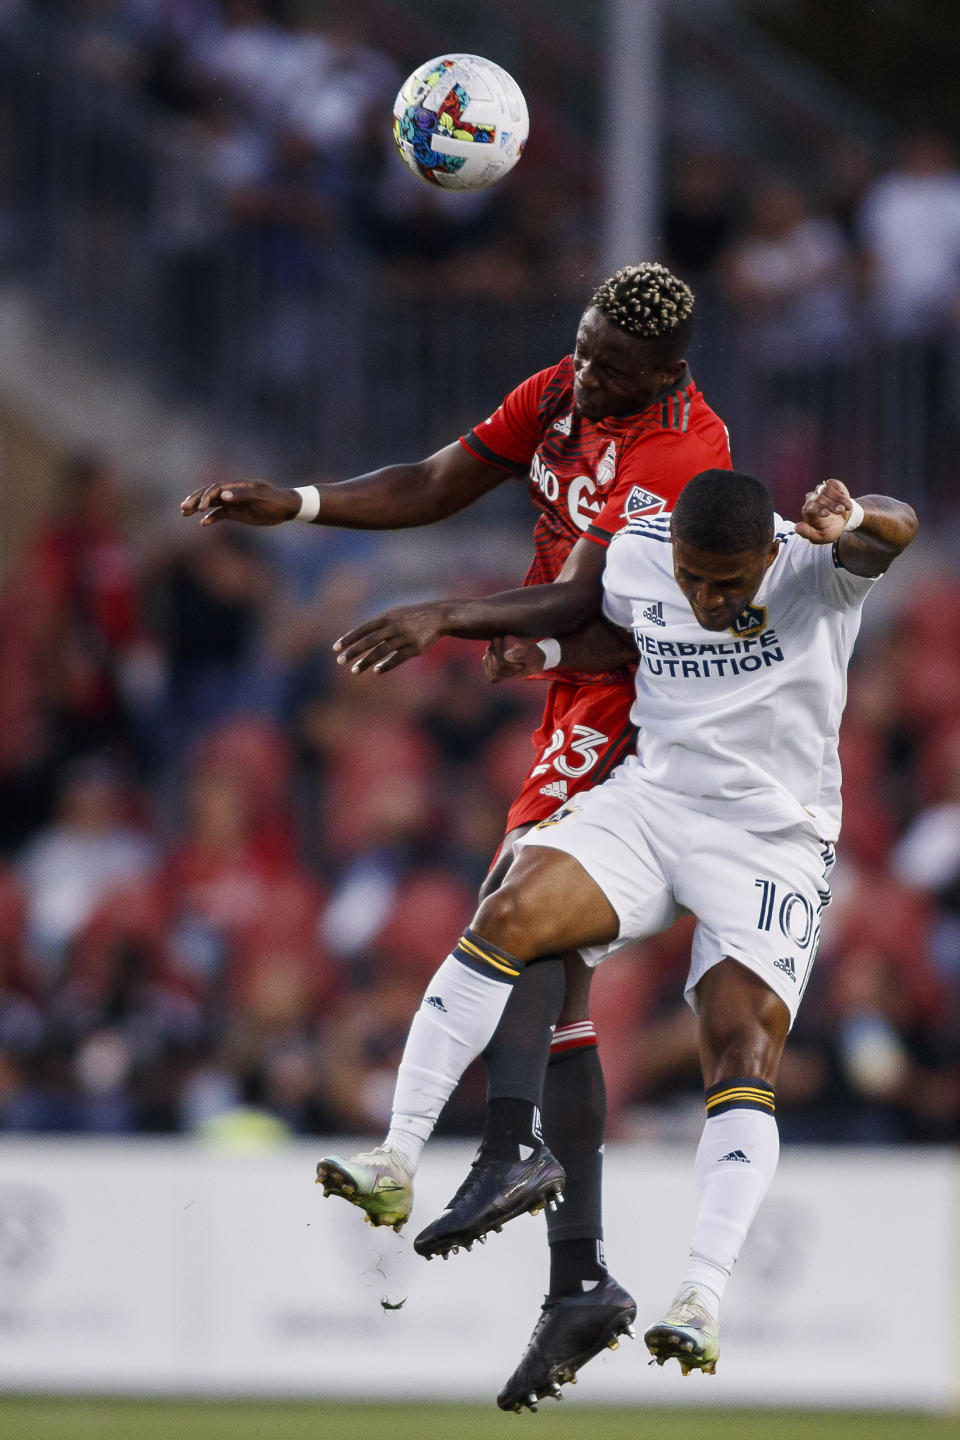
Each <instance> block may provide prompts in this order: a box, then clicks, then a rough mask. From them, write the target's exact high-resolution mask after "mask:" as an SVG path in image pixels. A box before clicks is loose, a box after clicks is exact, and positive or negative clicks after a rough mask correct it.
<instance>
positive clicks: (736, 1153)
mask: <svg viewBox="0 0 960 1440" xmlns="http://www.w3.org/2000/svg"><path fill="white" fill-rule="evenodd" d="M724 1160H739V1161H740V1163H741V1164H743V1165H749V1164H750V1158H749V1156H747V1155H744V1153H743V1151H742V1150H731V1151H730V1154H729V1155H721V1156H720V1164H721V1165H722V1164H723V1162H724Z"/></svg>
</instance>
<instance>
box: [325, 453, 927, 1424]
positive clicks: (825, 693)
mask: <svg viewBox="0 0 960 1440" xmlns="http://www.w3.org/2000/svg"><path fill="white" fill-rule="evenodd" d="M916 528H917V518H916V516H915V514H914V512H913V511H912V510H911V508H910V507H909V506H908V505H905V504H902V503H901V502H899V501H896V500H891V499H889V498H887V497H885V496H865V497H862V498H861V499H860V500H859V501H857V500H853V499H851V497H850V494H849V492H848V490H847V489H846V486H844V485H843V484H841V483H840V482H839V481H837V480H829V481H825V482H824V483H823V484H822V485H820V486H818V487H817V489H816V490H815V491H813V492H812V493H811V494H810V495H808V496H807V499H806V501H805V503H804V506H803V514H802V519H801V521H800V522H799V523H798V524H797V525H796V526H794V525H791V524H788V523H786V522H783V521H781V520H780V519H779V517H777V516H775V515H774V511H773V506H772V503H771V500H770V495H769V492H768V491H767V489H766V487H765V486H764V485H763V484H762V483H761V482H760V481H759V480H756V479H754V478H753V477H752V476H749V475H743V474H739V473H737V472H735V471H722V470H710V471H706V472H704V473H703V474H701V475H698V476H695V477H694V479H693V480H691V481H690V483H689V484H688V485H687V486H686V487H685V489H684V490H683V491H682V493H681V495H680V498H679V500H678V502H677V505H676V508H675V509H674V512H673V515H672V517H670V518H669V519H666V518H665V519H663V520H662V521H654V522H642V523H634V524H631V525H628V526H627V528H626V529H625V530H624V531H622V532H621V534H620V535H619V536H618V537H617V538H616V539H615V541H614V542H613V544H612V545H611V547H610V553H609V557H608V561H607V567H606V571H605V575H604V601H603V607H604V616H605V618H606V620H607V622H608V623H609V624H610V625H612V626H614V627H616V629H617V631H618V632H619V633H620V634H621V635H622V636H623V639H624V644H625V647H629V649H630V650H632V652H633V653H634V655H636V654H637V652H639V656H640V664H639V666H638V669H637V678H636V685H637V699H636V706H635V712H634V719H635V720H636V722H637V724H638V725H639V726H640V727H641V728H640V734H639V738H638V741H637V749H636V754H635V755H634V756H632V757H631V758H630V759H628V760H627V761H625V762H624V764H623V765H622V766H621V767H620V768H619V769H618V770H617V771H615V772H614V774H613V776H612V777H611V778H610V779H609V780H606V781H605V782H604V783H603V784H601V785H599V786H597V787H596V788H595V789H593V790H591V791H589V792H588V793H585V794H583V795H581V796H578V797H577V798H576V801H575V802H574V803H572V804H570V805H567V806H564V807H563V809H561V810H559V811H558V812H557V813H556V814H555V815H554V816H552V817H551V818H550V819H549V820H546V821H543V822H542V823H541V824H540V825H539V826H537V827H535V828H534V829H533V830H532V831H530V832H529V834H528V835H527V836H526V837H525V838H524V839H523V840H522V841H521V842H520V847H519V854H518V858H517V859H516V860H515V862H514V864H513V866H512V867H511V870H510V872H509V874H508V876H507V879H506V881H505V882H504V884H503V885H502V887H501V888H500V889H499V890H498V891H496V893H494V894H493V895H490V896H489V897H488V898H487V899H486V900H484V902H483V903H482V905H481V906H480V909H479V910H478V911H477V914H476V916H475V918H474V920H473V921H472V923H471V926H470V928H469V929H468V930H467V931H466V932H465V935H464V937H463V939H462V940H461V941H460V943H459V945H458V946H457V947H455V950H454V953H453V954H452V955H451V956H450V957H448V959H447V960H446V961H445V962H444V964H443V965H442V966H441V967H440V970H439V971H438V972H437V974H436V976H435V977H434V979H433V980H432V981H431V983H430V985H429V986H428V988H427V992H426V996H425V1001H424V1003H425V1004H429V1005H431V1006H434V1007H436V1005H437V1003H438V1001H439V1003H440V1004H442V1006H443V1007H444V1010H445V1011H446V1012H447V1013H448V1014H450V1015H451V1016H452V1017H454V1019H455V1021H456V1025H455V1027H454V1028H455V1030H456V1039H455V1042H452V1044H453V1043H455V1047H456V1051H457V1053H456V1060H457V1063H458V1064H459V1065H460V1069H461V1070H462V1069H463V1068H465V1062H464V1056H465V1055H466V1054H467V1053H468V1052H469V1050H470V1049H473V1048H474V1047H475V1053H478V1052H479V1051H480V1050H481V1049H482V1048H483V1046H484V1044H485V1043H486V1041H487V1039H488V1038H489V1035H490V1034H492V1033H493V1029H494V1028H495V1026H496V1024H497V1021H498V1019H499V1016H500V1013H501V1011H502V1009H503V1006H504V1004H505V999H506V994H508V993H509V983H510V979H511V977H512V976H513V977H515V976H516V974H518V973H519V972H520V970H522V968H523V966H524V965H525V964H527V963H530V962H533V961H535V960H536V958H537V957H538V956H540V955H548V954H552V953H556V952H558V951H560V950H566V949H576V950H579V951H580V952H581V954H583V956H584V958H585V959H587V960H588V961H589V960H591V959H592V960H594V961H597V960H600V959H602V958H603V956H604V955H606V954H609V953H610V951H611V949H614V948H618V947H619V946H620V945H622V944H625V943H627V942H628V941H631V940H636V939H641V938H643V937H644V936H648V935H651V934H654V933H656V932H657V931H659V930H662V929H664V928H665V927H666V926H667V925H669V924H670V923H671V922H672V920H673V919H674V918H675V916H676V915H677V913H678V912H679V911H680V910H687V911H690V912H692V913H693V914H694V915H695V916H696V917H697V927H696V932H695V938H694V944H693V955H692V961H691V967H690V973H689V977H688V980H687V984H686V995H687V998H688V1000H689V1001H690V1003H691V1005H692V1006H693V1008H694V1009H695V1010H696V1012H697V1014H698V1016H699V1026H700V1052H701V1062H702V1067H703V1078H704V1086H705V1104H706V1114H707V1118H706V1123H705V1126H704V1131H703V1136H702V1139H701V1142H700V1147H699V1150H698V1155H697V1176H698V1186H699V1203H698V1210H697V1217H696V1222H695V1225H694V1233H693V1240H692V1245H691V1249H690V1256H689V1261H688V1264H687V1268H686V1272H685V1274H684V1277H683V1282H682V1284H681V1286H680V1289H679V1291H678V1292H677V1295H676V1297H675V1299H674V1301H673V1304H672V1305H671V1306H670V1308H669V1309H668V1311H667V1313H666V1315H665V1316H664V1318H663V1320H661V1321H660V1322H658V1323H657V1324H655V1325H653V1326H651V1327H650V1329H648V1330H647V1332H646V1336H645V1338H646V1342H647V1345H648V1347H649V1349H650V1350H651V1353H652V1354H653V1355H654V1357H655V1358H656V1359H657V1360H658V1361H659V1362H660V1363H661V1364H662V1363H663V1362H664V1361H665V1360H666V1359H668V1358H670V1357H676V1358H677V1359H678V1360H679V1362H680V1365H681V1368H682V1370H683V1372H684V1374H686V1373H688V1372H689V1370H691V1369H701V1370H704V1371H708V1372H711V1373H712V1372H713V1370H714V1368H715V1366H716V1361H717V1352H718V1339H719V1319H718V1316H719V1307H720V1300H721V1298H722V1295H723V1291H724V1287H725V1285H726V1282H727V1279H728V1278H729V1276H730V1273H731V1271H732V1269H733V1265H734V1263H735V1261H736V1258H737V1255H738V1254H739V1251H740V1247H741V1245H742V1243H743V1240H744V1238H745V1236H746V1234H747V1231H748V1229H749V1227H750V1224H751V1222H752V1220H753V1217H754V1215H755V1214H756V1211H757V1208H758V1206H759V1204H760V1201H761V1200H762V1198H763V1195H764V1193H765V1192H766V1189H767V1186H768V1185H769V1183H770V1180H771V1179H772V1177H773V1174H774V1171H775V1169H776V1164H777V1159H778V1153H779V1140H778V1132H777V1125H776V1119H775V1100H774V1086H775V1083H776V1077H777V1072H778V1068H779V1063H780V1057H781V1054H782V1051H783V1046H784V1042H785V1040H786V1037H787V1034H788V1031H789V1029H790V1026H791V1024H792V1022H793V1019H794V1017H795V1015H796V1012H797V1007H798V1005H799V1002H800V998H801V996H802V993H803V989H804V986H805V985H806V983H807V980H808V978H809V975H810V970H811V967H812V964H813V961H814V958H815V955H816V948H817V942H818V939H819V933H820V915H821V912H822V910H823V907H824V905H826V904H827V903H828V901H829V886H828V881H827V876H828V872H829V869H830V866H831V865H832V862H833V842H834V841H835V840H836V838H837V835H838V833H839V826H840V770H839V764H838V760H837V740H838V734H839V725H840V716H841V713H842V710H843V705H844V700H845V694H846V670H847V664H848V662H849V659H850V654H851V651H852V648H853V643H854V640H855V638H856V634H857V630H858V628H859V623H860V612H861V607H862V605H863V602H864V600H865V598H866V596H867V595H868V593H869V592H870V590H871V589H872V587H873V584H874V583H875V580H876V578H877V577H878V576H879V575H881V574H882V573H883V571H885V570H886V569H887V567H888V566H889V565H890V563H891V561H892V560H893V559H894V558H895V556H896V555H898V554H899V553H900V552H901V551H902V550H903V549H904V548H905V547H906V546H907V545H908V544H909V543H910V541H911V539H912V538H913V535H914V533H915V531H916ZM538 590H541V591H542V594H540V595H539V596H538V594H537V591H538ZM563 590H564V581H563V577H562V576H561V579H560V580H559V581H557V582H555V583H554V584H553V585H551V586H545V587H532V588H528V589H527V590H526V591H519V592H518V591H514V592H510V593H508V594H505V595H502V596H491V597H488V599H487V600H485V601H446V602H436V603H434V604H432V605H424V606H405V607H402V608H401V609H399V610H396V611H392V612H389V613H388V614H387V615H386V616H382V617H380V618H379V619H377V620H374V621H370V622H368V623H367V624H366V625H364V626H360V627H358V629H357V630H355V631H353V632H351V634H350V635H348V636H345V637H344V638H343V640H342V641H340V642H338V645H339V649H340V653H341V655H342V656H343V658H344V660H345V662H346V663H350V664H352V665H353V666H354V667H355V668H360V669H364V668H367V667H369V666H373V665H376V666H377V667H378V669H379V670H380V671H383V670H385V669H390V668H393V666H394V665H396V664H399V663H402V661H403V660H405V659H407V658H409V657H410V656H412V655H414V654H419V653H420V652H421V651H422V650H423V649H425V648H427V646H428V645H430V644H432V643H433V641H434V640H435V639H436V638H438V637H439V636H440V635H441V634H449V635H457V636H463V637H465V638H484V637H490V636H493V635H496V634H502V633H509V634H514V635H521V636H522V635H527V636H535V635H537V634H541V635H542V634H543V633H544V629H545V626H546V623H547V622H548V621H553V620H556V621H557V622H558V627H557V628H559V627H561V626H562V627H564V628H566V627H570V626H572V625H573V624H575V623H577V621H582V620H586V619H588V618H590V615H589V602H588V601H587V600H585V602H584V610H583V612H582V613H580V614H579V615H578V614H577V603H576V592H575V590H574V591H571V592H568V593H567V595H566V596H564V594H563ZM593 603H594V604H595V601H594V602H593ZM561 650H562V654H563V658H564V661H565V663H576V664H577V665H580V664H581V663H583V662H584V661H585V659H586V657H585V656H583V655H581V654H578V653H577V641H576V639H575V638H573V639H571V640H570V641H564V642H563V643H562V645H561ZM498 992H499V993H498ZM435 1034H436V1032H434V1037H435ZM432 1043H433V1045H434V1046H435V1047H436V1046H437V1041H436V1038H434V1039H433V1041H432ZM442 1043H443V1042H440V1044H442ZM420 1058H421V1060H422V1063H423V1065H424V1066H425V1068H429V1069H430V1070H431V1071H432V1072H436V1071H439V1070H444V1069H452V1068H453V1067H452V1064H451V1057H448V1056H438V1055H437V1054H435V1053H434V1054H432V1055H430V1054H424V1056H422V1057H420ZM450 1088H451V1090H452V1088H453V1085H452V1084H451V1086H450ZM518 1408H519V1407H518Z"/></svg>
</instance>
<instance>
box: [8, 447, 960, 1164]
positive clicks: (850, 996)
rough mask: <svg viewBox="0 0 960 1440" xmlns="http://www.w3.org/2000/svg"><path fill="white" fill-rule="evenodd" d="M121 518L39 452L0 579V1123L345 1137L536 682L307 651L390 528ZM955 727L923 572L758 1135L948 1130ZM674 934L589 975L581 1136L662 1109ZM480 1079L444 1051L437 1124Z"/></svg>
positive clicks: (372, 583) (881, 683)
mask: <svg viewBox="0 0 960 1440" xmlns="http://www.w3.org/2000/svg"><path fill="white" fill-rule="evenodd" d="M173 508H174V507H173V506H171V511H173ZM123 515H124V500H123V489H122V487H121V485H120V483H119V478H118V476H117V475H116V473H115V471H114V469H113V467H112V466H111V465H110V463H109V462H108V461H107V460H106V459H104V458H102V457H96V456H92V455H87V454H78V455H75V456H73V457H71V458H69V459H68V460H67V461H66V462H65V464H64V467H63V472H62V475H61V489H60V492H59V493H58V495H57V496H56V498H55V502H54V503H53V505H52V506H51V510H50V514H49V517H48V518H47V519H46V520H44V521H43V522H42V523H41V524H40V525H39V527H38V528H37V529H36V531H35V533H34V534H33V535H32V537H31V538H30V540H29V542H28V544H27V545H26V546H25V547H24V549H23V552H22V554H21V556H20V559H19V562H18V564H17V566H16V568H15V569H14V571H13V572H12V573H11V575H10V576H9V578H8V579H7V581H6V584H5V585H4V587H3V591H2V595H0V817H2V818H0V853H2V857H3V860H2V868H0V1126H2V1127H3V1128H5V1129H8V1130H14V1131H21V1132H23V1131H82V1132H108V1133H116V1132H121V1133H126V1132H132V1131H153V1132H158V1131H159V1132H169V1131H173V1132H190V1133H199V1134H207V1133H214V1134H217V1133H221V1132H223V1131H224V1130H226V1131H227V1132H228V1133H231V1132H236V1133H240V1134H246V1133H248V1131H249V1130H250V1128H251V1127H252V1129H253V1132H254V1133H257V1134H259V1133H260V1131H261V1130H264V1129H265V1131H266V1133H268V1134H273V1133H276V1134H284V1133H296V1134H304V1133H316V1132H336V1131H344V1132H348V1133H357V1132H361V1133H366V1132H374V1133H375V1132H377V1131H378V1130H380V1128H381V1127H382V1126H383V1124H384V1121H385V1119H386V1117H387V1114H388V1110H389V1102H390V1096H391V1090H392V1077H393V1071H394V1068H395V1066H396V1063H397V1061H398V1059H399V1055H400V1050H401V1046H402V1040H403V1036H404V1033H405V1029H406V1026H407V1022H408V1020H409V1018H410V1016H411V1014H412V1013H413V1011H414V1009H415V1007H416V1005H417V1004H418V1002H419V998H420V995H421V993H422V987H423V985H424V984H425V982H426V980H427V979H428V978H429V976H430V974H431V973H432V972H433V970H434V969H435V967H436V965H437V963H439V960H440V959H442V957H443V956H444V954H446V953H447V951H448V950H449V948H450V946H451V944H452V943H453V941H454V940H455V939H456V938H457V935H458V934H459V932H460V930H461V929H462V927H463V925H464V924H465V923H467V922H468V920H469V918H470V915H471V913H472V909H473V906H474V899H475V894H476V889H477V886H478V885H479V883H480V882H481V880H482V878H483V876H484V874H485V871H486V868H487V865H488V863H489V861H490V860H491V858H492V857H493V855H494V853H495V851H496V849H497V845H498V843H499V839H500V835H501V827H502V824H503V817H504V815H505V812H506V809H507V806H508V803H509V800H510V799H511V797H512V795H513V793H514V789H515V787H516V786H517V784H518V783H519V780H520V778H521V776H522V774H523V773H524V772H525V770H526V768H527V766H528V764H529V762H530V758H531V753H532V752H531V750H530V745H529V735H530V731H531V729H532V728H533V726H534V723H535V721H536V718H537V714H538V710H539V705H540V699H541V694H542V691H541V686H540V684H539V683H537V682H525V683H520V684H514V685H512V686H511V685H501V686H497V687H491V686H488V685H486V684H485V683H484V682H483V680H482V678H481V668H480V651H481V648H482V647H479V646H476V645H468V644H460V645H457V644H454V643H453V642H447V643H446V645H445V646H444V647H439V648H438V649H437V650H436V651H434V652H432V653H431V654H430V655H429V656H428V657H426V658H425V659H423V660H421V661H418V662H416V663H414V664H411V665H408V666H405V667H403V668H402V669H400V670H399V671H398V672H396V673H395V674H392V675H389V676H382V677H374V676H371V675H368V676H363V677H355V676H351V675H350V674H349V673H347V672H345V671H344V670H343V668H342V667H338V666H336V665H335V664H333V663H332V656H331V650H330V645H331V642H332V641H333V639H334V638H336V636H337V635H339V634H341V633H343V632H344V631H345V630H346V629H347V628H349V626H350V624H351V623H352V622H354V621H355V620H356V619H357V618H359V617H361V616H362V615H365V614H369V613H372V612H373V611H375V610H376V609H379V608H380V607H381V605H382V604H383V603H384V601H386V600H389V599H393V598H396V597H397V594H398V593H402V592H403V586H404V585H405V584H406V583H407V582H406V581H405V580H404V579H403V578H402V577H400V578H398V577H397V576H396V575H391V571H390V559H389V556H390V546H391V543H392V537H386V538H383V537H381V538H379V539H378V538H376V537H373V538H371V537H364V536H360V535H349V534H339V535H338V534H337V533H336V532H333V533H330V534H327V533H324V532H323V531H321V530H317V529H316V528H310V529H307V527H302V526H286V527H281V529H280V530H278V531H271V532H261V531H251V530H249V529H246V528H244V527H239V526H237V527H235V526H231V525H219V526H216V527H213V528H211V529H206V530H200V529H199V527H197V526H195V525H192V524H188V523H187V522H186V521H180V520H179V519H177V520H176V521H175V522H174V523H173V524H172V525H171V524H170V523H165V521H164V518H163V517H160V519H159V520H157V519H156V518H155V519H154V521H153V523H151V524H149V525H144V523H143V520H142V518H141V521H140V524H139V528H137V527H134V528H133V529H129V528H128V527H127V525H126V524H125V523H124V521H123ZM169 520H170V517H166V521H169ZM435 543H437V542H435ZM439 543H440V544H441V546H442V545H443V543H444V542H443V541H442V540H440V541H439ZM450 543H451V544H456V543H459V542H458V541H456V539H455V538H454V540H451V542H450ZM512 578H513V577H508V576H505V575H498V574H497V572H496V570H495V569H494V570H492V571H490V570H487V571H484V572H480V571H475V572H474V574H473V576H471V575H470V574H469V572H468V573H465V574H462V575H461V577H460V583H459V585H458V588H461V589H466V590H469V589H471V588H474V587H473V586H472V585H471V583H470V581H471V579H473V580H474V581H475V583H476V587H477V588H481V587H482V588H483V589H487V588H490V586H492V585H493V586H495V585H497V584H500V583H503V582H504V581H505V580H508V579H512ZM419 586H420V588H421V590H422V587H423V581H422V579H421V580H420V581H419ZM958 717H960V581H958V580H957V579H955V578H950V577H949V576H943V575H937V574H934V573H933V572H931V573H930V574H929V575H926V576H925V572H924V571H921V572H919V574H918V575H915V576H914V578H913V580H912V583H911V584H910V586H909V587H908V589H907V591H906V595H905V599H903V601H902V602H898V603H897V604H896V605H895V606H893V607H892V608H891V607H888V609H887V612H886V618H885V619H884V620H883V621H882V623H880V624H879V625H878V626H877V628H875V629H874V630H872V631H870V632H869V633H868V634H867V635H866V636H865V637H864V640H863V643H862V644H861V648H860V652H859V657H858V659H857V662H856V664H855V667H854V670H853V674H852V681H851V692H850V703H849V707H848V713H847V717H846V721H845V728H844V735H843V762H844V770H845V797H846V817H845V830H844V836H843V843H842V847H841V854H842V863H841V865H840V866H839V867H838V872H837V874H838V879H837V883H836V886H835V902H834V905H833V906H832V908H831V910H830V912H829V913H828V916H827V924H826V926H825V932H824V946H823V953H822V956H821V959H820V962H819V964H818V967H817V969H816V971H815V974H814V978H813V980H812V981H811V983H810V986H809V989H808V993H807V997H806V999H805V1003H804V1007H803V1010H802V1012H801V1018H800V1021H799V1023H798V1026H797V1028H796V1031H795V1034H794V1037H793V1040H792V1043H791V1046H790V1047H789V1052H788V1058H787V1060H786V1062H785V1064H784V1070H783V1076H782V1081H781V1085H780V1090H779V1095H780V1100H779V1106H780V1113H781V1117H782V1120H783V1125H784V1131H785V1134H786V1135H787V1136H788V1137H791V1136H792V1137H793V1138H805V1139H810V1140H845V1141H857V1140H864V1141H866V1140H871V1141H882V1140H891V1141H892V1140H940V1139H948V1138H950V1139H957V1138H958V1137H960V1059H958V1057H960V719H958ZM689 942H690V930H689V925H688V924H684V923H681V924H679V925H678V926H676V927H674V929H673V930H671V931H670V932H668V933H667V934H666V935H665V936H662V937H659V938H657V939H655V940H653V941H651V942H649V943H648V944H646V945H643V946H639V947H634V948H633V949H632V950H631V951H629V952H625V953H624V954H622V955H620V956H618V957H616V958H615V959H613V960H611V961H609V962H607V964H606V965H605V966H604V967H603V969H602V971H601V974H600V975H599V977H598V980H597V984H596V987H595V989H596V999H595V1016H596V1019H597V1023H598V1029H599V1032H600V1035H601V1038H602V1052H603V1057H604V1064H605V1068H606V1071H607V1079H608V1085H609V1091H610V1115H611V1133H612V1134H614V1135H617V1134H630V1133H635V1132H636V1131H638V1130H639V1131H640V1132H641V1133H649V1132H650V1131H651V1129H652V1130H653V1132H654V1133H656V1134H658V1135H664V1136H667V1135H671V1134H674V1133H676V1131H677V1129H678V1128H680V1129H682V1128H683V1127H684V1126H685V1125H686V1124H688V1123H694V1122H693V1117H694V1115H695V1113H696V1112H697V1110H698V1109H699V1098H698V1097H699V1084H698V1078H697V1065H696V1039H695V1032H694V1026H693V1023H692V1019H691V1017H690V1016H689V1014H688V1012H687V1011H686V1010H685V1007H684V1006H683V1004H682V1003H681V1000H680V996H681V992H682V980H683V976H684V974H685V971H686V964H687V957H688V953H689ZM482 1101H483V1088H482V1076H481V1075H480V1074H479V1071H478V1070H475V1071H474V1072H471V1075H470V1076H469V1077H468V1079H467V1081H466V1082H465V1084H464V1085H463V1086H462V1087H461V1091H460V1093H459V1095H458V1097H457V1099H456V1101H455V1102H454V1103H453V1105H452V1106H451V1107H450V1111H449V1113H448V1114H447V1115H446V1117H445V1120H444V1123H443V1128H444V1129H445V1130H447V1131H451V1130H452V1131H463V1132H469V1131H471V1130H472V1129H474V1128H475V1127H476V1125H477V1123H478V1119H479V1114H480V1108H481V1106H482Z"/></svg>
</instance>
